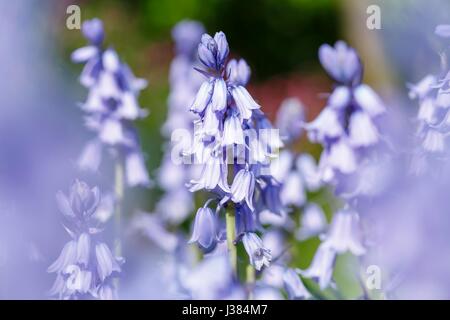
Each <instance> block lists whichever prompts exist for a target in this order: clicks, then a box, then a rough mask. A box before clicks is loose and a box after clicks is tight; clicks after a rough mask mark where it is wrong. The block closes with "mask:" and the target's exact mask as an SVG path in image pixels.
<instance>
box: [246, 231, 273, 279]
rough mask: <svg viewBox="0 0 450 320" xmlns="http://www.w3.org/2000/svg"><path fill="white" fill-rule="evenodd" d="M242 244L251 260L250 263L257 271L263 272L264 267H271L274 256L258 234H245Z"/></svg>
mask: <svg viewBox="0 0 450 320" xmlns="http://www.w3.org/2000/svg"><path fill="white" fill-rule="evenodd" d="M242 242H243V243H244V247H245V251H247V254H248V256H249V258H250V263H251V264H252V265H253V266H254V267H255V269H256V270H258V271H259V270H261V269H262V268H263V266H265V267H269V265H270V261H271V260H272V255H271V253H270V250H268V249H267V248H265V247H264V244H263V242H262V240H261V238H260V237H259V236H258V235H257V234H256V233H254V232H247V233H245V234H244V235H243V237H242Z"/></svg>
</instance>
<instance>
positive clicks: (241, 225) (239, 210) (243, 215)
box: [236, 204, 260, 238]
mask: <svg viewBox="0 0 450 320" xmlns="http://www.w3.org/2000/svg"><path fill="white" fill-rule="evenodd" d="M257 229H260V224H259V221H258V217H257V215H255V214H254V212H253V211H252V210H251V209H250V208H249V207H248V206H247V205H245V204H242V205H241V204H237V205H236V234H237V238H239V237H240V236H241V235H244V234H245V233H246V232H256V231H257Z"/></svg>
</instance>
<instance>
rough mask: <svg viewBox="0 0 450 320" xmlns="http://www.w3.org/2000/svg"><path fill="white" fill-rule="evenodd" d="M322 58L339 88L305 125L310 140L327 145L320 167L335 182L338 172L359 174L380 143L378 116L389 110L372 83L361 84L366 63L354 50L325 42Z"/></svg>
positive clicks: (324, 178)
mask: <svg viewBox="0 0 450 320" xmlns="http://www.w3.org/2000/svg"><path fill="white" fill-rule="evenodd" d="M319 58H320V61H321V63H322V66H323V67H324V68H325V70H326V71H327V72H328V73H329V75H330V76H331V77H332V78H333V79H334V80H335V81H336V82H337V87H336V88H335V89H334V91H333V92H332V93H331V95H330V97H329V98H328V102H327V106H326V107H325V108H324V109H323V110H322V112H321V113H320V114H319V116H317V118H316V119H315V120H314V121H312V122H310V123H308V124H306V125H305V127H306V129H307V130H308V136H309V138H310V140H311V141H313V142H318V143H321V144H322V146H323V147H324V152H323V153H322V156H321V159H320V165H319V167H320V170H321V175H322V179H323V180H325V181H327V182H331V181H334V180H336V176H337V175H340V174H344V175H349V174H353V173H355V171H356V169H357V168H358V163H359V162H361V161H362V159H364V157H365V151H366V149H367V148H370V147H373V146H375V145H377V144H378V143H379V141H380V135H379V132H378V128H377V125H376V124H375V119H376V118H378V117H379V116H380V115H382V114H383V113H384V112H385V106H384V105H383V102H382V101H381V99H380V98H379V97H378V95H377V94H376V93H375V92H374V91H373V90H372V89H371V88H370V87H369V86H367V85H365V84H362V83H361V81H362V64H361V61H360V59H359V57H358V55H357V53H356V51H355V50H354V49H352V48H350V47H348V46H347V45H346V44H345V43H344V42H342V41H339V42H337V43H336V45H335V47H334V48H332V47H330V46H329V45H323V46H322V47H321V48H320V50H319ZM334 182H335V183H337V182H339V181H334Z"/></svg>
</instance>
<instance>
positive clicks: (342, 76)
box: [319, 41, 362, 84]
mask: <svg viewBox="0 0 450 320" xmlns="http://www.w3.org/2000/svg"><path fill="white" fill-rule="evenodd" d="M319 59H320V63H321V64H322V66H323V67H324V68H325V70H326V71H327V72H328V74H329V75H330V76H331V77H332V78H333V79H334V80H335V81H337V82H340V83H343V84H352V83H353V82H355V81H356V82H358V81H359V79H360V78H361V72H362V67H361V64H360V62H359V57H358V54H357V53H356V51H355V49H353V48H350V47H349V46H347V44H346V43H345V42H343V41H338V42H336V44H335V45H334V48H333V47H331V46H329V45H327V44H324V45H322V46H321V47H320V49H319Z"/></svg>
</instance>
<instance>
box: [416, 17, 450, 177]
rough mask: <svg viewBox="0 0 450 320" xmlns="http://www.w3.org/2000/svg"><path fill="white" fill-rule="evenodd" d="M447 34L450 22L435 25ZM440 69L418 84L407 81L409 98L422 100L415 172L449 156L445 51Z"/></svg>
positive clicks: (449, 101) (449, 103) (439, 32)
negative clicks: (438, 72)
mask: <svg viewBox="0 0 450 320" xmlns="http://www.w3.org/2000/svg"><path fill="white" fill-rule="evenodd" d="M447 33H448V25H440V26H437V27H436V34H437V35H439V36H441V37H444V38H445V37H448V35H447ZM441 69H442V70H441V74H440V75H428V76H426V77H424V78H423V79H422V80H420V81H419V82H418V83H417V84H408V88H409V89H410V92H409V96H410V98H411V99H417V101H418V103H419V111H418V113H417V133H416V138H417V140H418V141H419V143H420V147H419V148H417V150H416V151H415V154H414V156H413V159H412V161H411V170H412V171H413V172H415V173H416V174H420V173H424V171H426V170H427V168H431V165H430V161H434V160H442V159H446V158H447V157H448V146H447V144H448V143H447V140H448V139H447V136H448V134H449V132H450V113H449V112H448V108H449V107H450V90H449V88H450V86H449V79H450V77H449V74H450V72H449V70H448V67H447V59H446V56H445V54H442V55H441ZM433 169H434V167H433Z"/></svg>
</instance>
